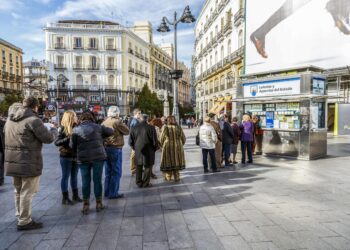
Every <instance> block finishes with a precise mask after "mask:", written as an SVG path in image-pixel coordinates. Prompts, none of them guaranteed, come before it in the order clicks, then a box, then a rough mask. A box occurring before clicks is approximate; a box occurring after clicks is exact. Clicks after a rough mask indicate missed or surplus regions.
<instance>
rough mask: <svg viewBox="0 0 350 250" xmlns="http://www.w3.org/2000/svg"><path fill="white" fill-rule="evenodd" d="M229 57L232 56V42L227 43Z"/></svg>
mask: <svg viewBox="0 0 350 250" xmlns="http://www.w3.org/2000/svg"><path fill="white" fill-rule="evenodd" d="M227 55H231V40H228V42H227Z"/></svg>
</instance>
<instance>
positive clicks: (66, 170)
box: [55, 110, 83, 205]
mask: <svg viewBox="0 0 350 250" xmlns="http://www.w3.org/2000/svg"><path fill="white" fill-rule="evenodd" d="M77 125H78V118H77V115H76V114H75V112H74V111H72V110H69V111H66V112H64V114H63V117H62V120H61V127H59V129H58V137H57V139H56V141H55V145H56V146H57V147H59V151H60V164H61V169H62V178H61V190H62V204H63V205H73V204H74V202H73V201H75V202H82V201H83V200H82V199H81V198H80V197H79V192H78V171H79V167H78V165H77V163H76V159H75V158H76V156H75V154H74V151H73V149H72V148H70V147H69V142H70V139H71V137H72V134H73V128H74V127H76V126H77ZM69 178H70V184H71V188H72V193H73V197H72V200H73V201H72V200H70V198H69V192H68V181H69Z"/></svg>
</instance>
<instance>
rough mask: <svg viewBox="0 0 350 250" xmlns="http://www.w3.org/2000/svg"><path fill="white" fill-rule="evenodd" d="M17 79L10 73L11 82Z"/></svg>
mask: <svg viewBox="0 0 350 250" xmlns="http://www.w3.org/2000/svg"><path fill="white" fill-rule="evenodd" d="M15 78H16V75H15V74H11V73H10V81H14V80H15Z"/></svg>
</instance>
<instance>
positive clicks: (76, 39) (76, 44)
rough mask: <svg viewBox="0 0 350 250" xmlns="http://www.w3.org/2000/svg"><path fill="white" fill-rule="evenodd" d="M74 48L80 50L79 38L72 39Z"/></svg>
mask: <svg viewBox="0 0 350 250" xmlns="http://www.w3.org/2000/svg"><path fill="white" fill-rule="evenodd" d="M74 48H76V49H79V48H82V42H81V37H75V38H74Z"/></svg>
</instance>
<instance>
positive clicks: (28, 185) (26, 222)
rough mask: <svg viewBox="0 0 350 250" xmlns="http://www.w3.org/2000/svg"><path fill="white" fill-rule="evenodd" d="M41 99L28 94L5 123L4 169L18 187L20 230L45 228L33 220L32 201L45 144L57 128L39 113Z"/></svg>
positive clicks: (10, 112)
mask: <svg viewBox="0 0 350 250" xmlns="http://www.w3.org/2000/svg"><path fill="white" fill-rule="evenodd" d="M38 106H39V102H38V100H37V99H35V98H34V97H28V98H26V99H25V100H24V101H23V105H22V104H21V103H14V104H13V105H12V106H11V107H10V108H9V117H8V119H7V122H6V124H5V171H6V175H7V176H12V177H13V184H14V186H15V200H16V217H17V220H18V224H17V230H30V229H37V228H41V227H42V223H38V222H35V221H33V220H32V218H31V213H32V200H33V196H34V194H35V193H36V192H37V191H38V188H39V180H40V176H41V174H42V170H43V158H42V152H41V150H42V145H43V143H52V142H53V141H54V140H55V136H56V135H57V130H56V129H55V128H54V127H51V128H50V130H48V129H47V128H46V127H45V126H44V123H43V122H42V121H41V119H40V118H39V117H38V116H37V115H36V113H37V112H38Z"/></svg>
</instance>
